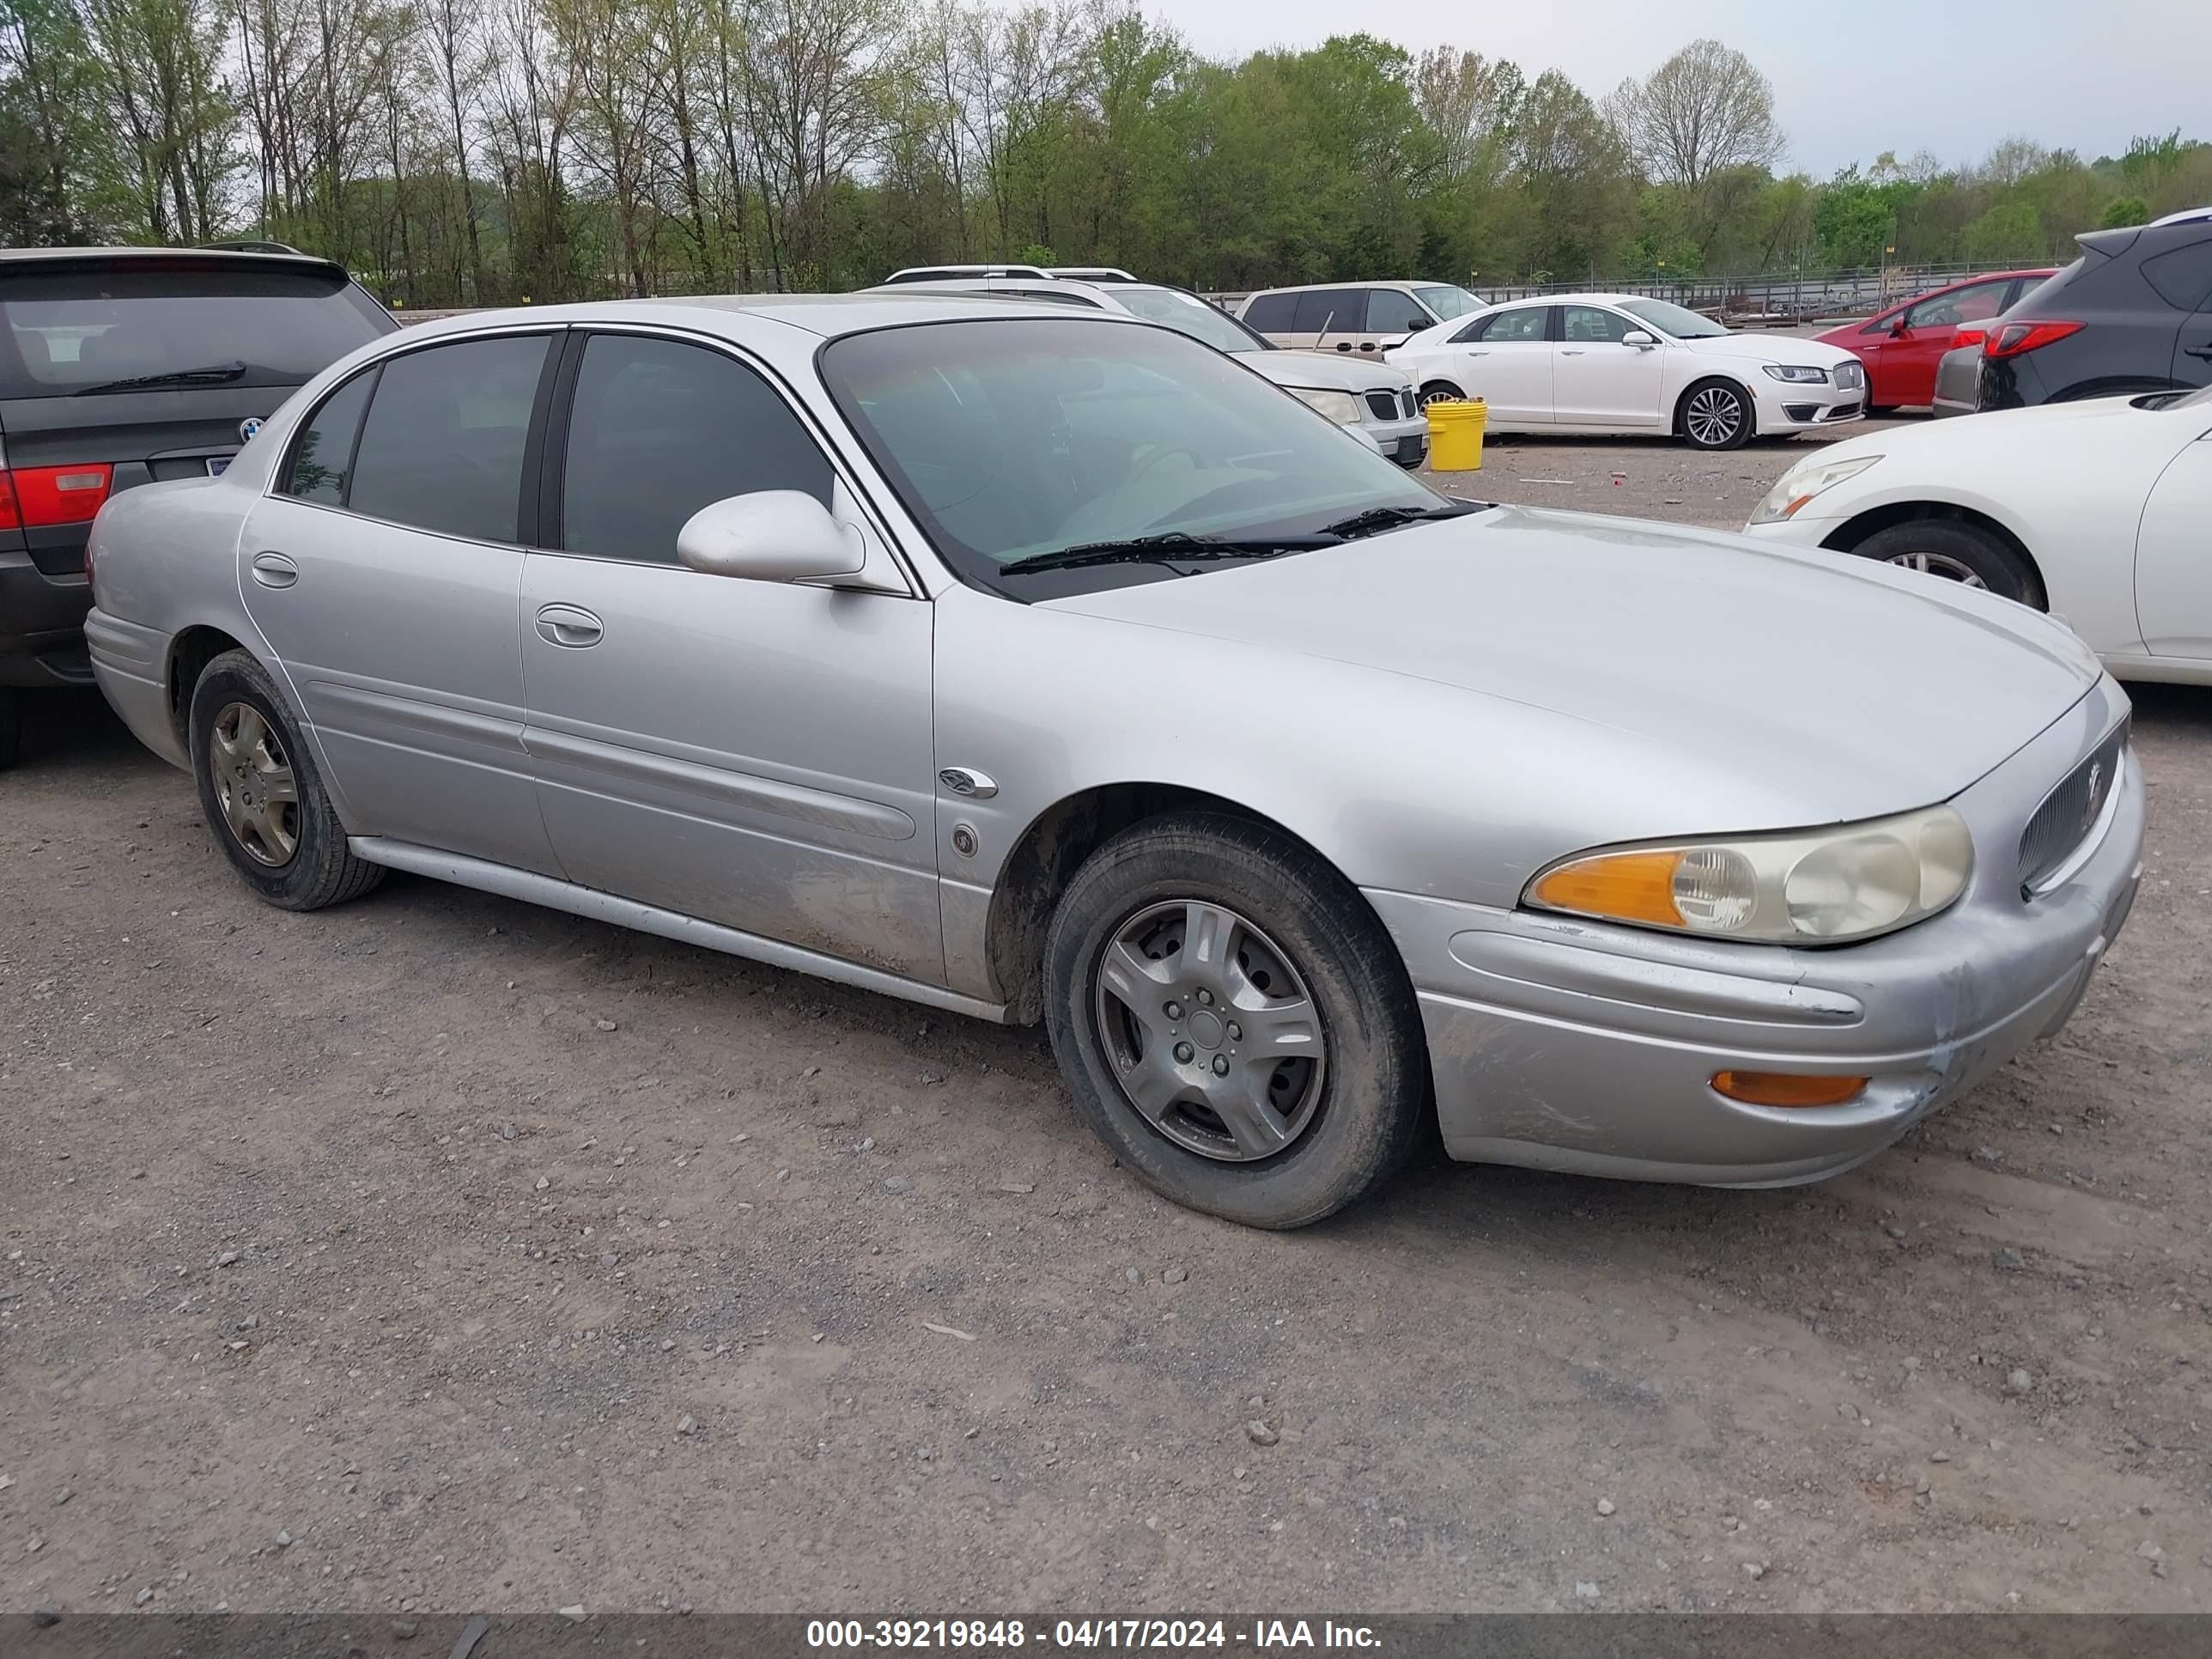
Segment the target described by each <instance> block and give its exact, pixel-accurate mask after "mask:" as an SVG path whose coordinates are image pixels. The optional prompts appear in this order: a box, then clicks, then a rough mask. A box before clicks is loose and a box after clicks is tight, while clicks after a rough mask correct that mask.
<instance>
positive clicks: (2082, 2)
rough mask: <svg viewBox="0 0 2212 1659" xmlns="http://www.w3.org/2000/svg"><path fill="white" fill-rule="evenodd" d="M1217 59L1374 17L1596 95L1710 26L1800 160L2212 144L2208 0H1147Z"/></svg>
mask: <svg viewBox="0 0 2212 1659" xmlns="http://www.w3.org/2000/svg"><path fill="white" fill-rule="evenodd" d="M1144 6H1145V10H1146V13H1147V14H1148V15H1151V16H1152V17H1154V18H1157V19H1160V20H1163V21H1166V22H1169V23H1171V24H1173V25H1174V26H1175V27H1176V28H1177V29H1178V30H1180V31H1181V32H1182V34H1183V36H1184V37H1185V38H1186V39H1187V40H1189V42H1190V43H1191V45H1192V46H1195V47H1196V48H1197V49H1198V50H1199V51H1200V52H1204V53H1206V55H1207V56H1208V57H1212V58H1224V57H1241V56H1243V54H1245V53H1247V52H1253V51H1255V50H1257V49H1259V48H1261V47H1262V46H1312V45H1315V44H1316V43H1318V42H1319V41H1321V40H1326V39H1327V38H1328V36H1329V35H1332V34H1342V33H1354V32H1356V31H1358V30H1361V29H1364V30H1366V31H1367V32H1368V33H1373V34H1378V35H1382V36H1383V37H1384V38H1386V39H1388V40H1393V41H1395V42H1396V43H1397V44H1398V45H1400V46H1405V47H1407V48H1408V49H1409V50H1412V51H1415V52H1419V51H1421V50H1423V49H1424V48H1426V47H1429V46H1440V45H1443V44H1446V43H1449V44H1450V45H1452V46H1458V47H1461V48H1462V49H1464V50H1468V51H1471V52H1480V53H1482V54H1483V55H1484V56H1485V57H1486V58H1511V59H1512V60H1513V61H1514V62H1515V63H1516V64H1520V65H1521V67H1522V70H1525V71H1526V72H1527V73H1528V77H1529V79H1531V80H1534V78H1535V77H1536V76H1537V75H1538V74H1540V73H1541V71H1543V70H1547V69H1557V70H1564V71H1565V73H1566V74H1567V75H1568V76H1570V77H1571V79H1572V80H1573V81H1574V82H1575V83H1576V84H1577V85H1578V86H1580V87H1581V88H1583V91H1585V92H1587V93H1589V94H1590V95H1591V96H1593V97H1595V96H1598V95H1599V94H1602V93H1604V92H1605V91H1607V89H1608V88H1611V87H1613V85H1614V84H1615V83H1616V82H1619V81H1620V78H1621V77H1622V76H1626V75H1644V74H1648V73H1650V70H1653V69H1655V68H1656V67H1657V66H1658V65H1659V64H1661V63H1662V62H1664V61H1665V60H1666V58H1668V57H1669V56H1670V55H1671V54H1672V53H1673V52H1674V51H1675V50H1676V49H1677V48H1679V47H1680V46H1685V45H1686V44H1687V43H1688V42H1690V41H1691V40H1695V39H1697V38H1698V37H1699V35H1708V34H1709V35H1711V36H1712V37H1713V38H1714V39H1716V40H1722V41H1724V42H1726V43H1727V44H1728V45H1729V46H1734V47H1735V48H1736V49H1737V50H1738V51H1740V52H1743V53H1745V54H1746V55H1747V56H1748V57H1749V58H1750V59H1751V60H1752V62H1753V63H1754V64H1758V65H1759V68H1760V69H1761V70H1764V71H1765V74H1766V76H1767V77H1768V78H1769V79H1770V80H1771V81H1772V82H1774V101H1775V109H1776V113H1777V114H1778V116H1779V117H1780V118H1781V121H1782V125H1783V128H1784V131H1787V132H1788V133H1789V135H1790V154H1789V156H1788V158H1787V160H1786V161H1785V163H1784V165H1785V166H1787V167H1799V168H1802V169H1803V170H1804V171H1806V172H1808V173H1812V174H1814V176H1815V177H1816V178H1825V177H1826V176H1827V175H1828V174H1829V173H1832V172H1834V171H1835V170H1836V169H1837V168H1838V167H1842V166H1844V165H1845V164H1846V163H1849V162H1851V161H1872V160H1873V159H1874V158H1875V156H1876V155H1879V154H1881V152H1882V151H1883V150H1885V149H1894V150H1895V151H1897V152H1898V154H1899V156H1900V157H1902V156H1905V155H1911V153H1912V152H1913V151H1914V150H1917V149H1931V150H1933V151H1935V152H1936V155H1939V156H1941V157H1942V159H1943V160H1944V161H1952V162H1957V161H1973V160H1977V159H1978V158H1979V157H1980V156H1982V155H1985V154H1986V153H1987V152H1988V151H1989V149H1990V146H1991V145H1993V144H1995V143H1996V142H1997V141H1998V140H1999V139H2001V138H2004V137H2010V136H2012V135H2014V134H2016V133H2017V134H2021V135H2024V136H2026V137H2030V138H2033V139H2034V140H2035V141H2036V142H2038V143H2043V144H2047V145H2050V146H2051V147H2052V148H2053V149H2075V150H2078V151H2080V152H2081V156H2082V159H2083V160H2085V161H2088V160H2093V159H2094V158H2095V157H2097V156H2099V155H2118V153H2119V152H2120V151H2121V150H2123V149H2125V148H2126V147H2127V143H2128V140H2129V139H2130V137H2133V136H2134V135H2135V134H2136V133H2141V132H2159V133H2163V132H2166V131H2169V130H2170V129H2172V128H2173V127H2177V126H2178V127H2179V128H2181V129H2182V132H2183V134H2184V136H2185V137H2198V138H2206V139H2212V0H1918V3H1912V0H1832V3H1825V4H1811V5H1808V4H1806V3H1804V0H1548V3H1543V4H1517V5H1496V4H1471V3H1468V0H1395V3H1391V4H1388V5H1371V4H1370V5H1347V4H1346V3H1344V0H1144Z"/></svg>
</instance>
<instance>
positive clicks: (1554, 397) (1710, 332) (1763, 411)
mask: <svg viewBox="0 0 2212 1659" xmlns="http://www.w3.org/2000/svg"><path fill="white" fill-rule="evenodd" d="M1389 360H1390V362H1391V364H1392V365H1393V366H1394V367H1395V368H1402V369H1404V370H1405V371H1406V372H1407V374H1410V375H1412V376H1413V381H1414V384H1415V385H1417V386H1419V387H1420V389H1421V398H1422V401H1423V402H1424V403H1437V402H1442V401H1443V400H1445V399H1449V398H1481V399H1482V400H1483V401H1484V402H1485V403H1486V404H1489V406H1490V425H1491V427H1492V429H1494V430H1495V429H1503V430H1505V431H1509V432H1672V433H1674V434H1675V435H1678V436H1680V437H1682V438H1685V439H1686V440H1688V441H1689V442H1690V443H1692V445H1694V446H1695V447H1698V448H1699V449H1734V448H1735V447H1737V446H1738V445H1740V444H1743V443H1746V442H1748V441H1750V440H1751V439H1752V438H1753V437H1758V436H1762V435H1767V434H1772V433H1790V432H1803V431H1808V430H1809V429H1811V428H1814V427H1821V426H1832V425H1834V424H1835V423H1836V422H1839V421H1856V420H1857V419H1859V418H1860V416H1863V414H1864V413H1865V412H1866V371H1865V369H1864V368H1863V367H1862V366H1861V364H1860V362H1859V361H1858V359H1857V358H1856V357H1854V356H1851V354H1850V352H1848V351H1843V350H1839V349H1838V348H1836V347H1834V346H1831V345H1823V344H1821V343H1820V342H1819V341H1817V340H1808V339H1801V338H1799V337H1796V336H1795V335H1789V334H1758V333H1734V332H1731V331H1729V330H1728V329H1725V328H1723V327H1722V326H1721V325H1719V324H1718V323H1716V322H1713V321H1711V319H1707V318H1705V317H1700V316H1699V314H1698V313H1696V312H1694V311H1690V310H1686V309H1685V308H1684V307H1681V306H1678V305H1673V304H1670V303H1668V301H1664V300H1645V299H1638V298H1637V297H1636V296H1635V295H1626V294H1560V295H1549V296H1547V297H1546V298H1544V299H1541V300H1521V301H1514V302H1513V303H1511V304H1508V305H1501V306H1493V307H1491V308H1490V309H1489V310H1487V311H1485V312H1482V313H1479V314H1477V315H1475V316H1473V317H1460V318H1455V319H1453V320H1451V321H1449V322H1446V323H1439V324H1437V325H1436V326H1435V327H1434V328H1431V329H1425V330H1423V331H1421V332H1420V333H1419V334H1416V335H1414V336H1413V337H1411V338H1410V339H1408V340H1407V342H1406V343H1404V344H1403V345H1401V346H1399V347H1397V348H1396V349H1394V350H1393V351H1392V352H1391V353H1390V358H1389Z"/></svg>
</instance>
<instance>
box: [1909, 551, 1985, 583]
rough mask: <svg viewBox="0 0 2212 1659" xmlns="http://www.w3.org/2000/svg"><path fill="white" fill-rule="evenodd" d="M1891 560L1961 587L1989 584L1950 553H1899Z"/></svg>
mask: <svg viewBox="0 0 2212 1659" xmlns="http://www.w3.org/2000/svg"><path fill="white" fill-rule="evenodd" d="M1889 562H1890V563H1891V564H1893V565H1899V566H1901V567H1903V568H1905V569H1907V570H1917V571H1919V572H1920V573H1921V574H1923V575H1925V576H1941V577H1942V579H1943V580H1945V581H1947V582H1957V583H1958V584H1959V585H1960V586H1961V587H1980V588H1986V587H1988V586H1989V584H1988V583H1987V582H1985V581H1984V580H1982V579H1981V578H1980V577H1979V576H1977V575H1976V574H1974V573H1973V570H1972V568H1970V567H1969V566H1967V565H1966V563H1964V562H1962V561H1960V560H1958V559H1954V558H1953V557H1952V556H1950V555H1949V554H1948V553H1897V554H1893V555H1892V556H1891V557H1890V559H1889Z"/></svg>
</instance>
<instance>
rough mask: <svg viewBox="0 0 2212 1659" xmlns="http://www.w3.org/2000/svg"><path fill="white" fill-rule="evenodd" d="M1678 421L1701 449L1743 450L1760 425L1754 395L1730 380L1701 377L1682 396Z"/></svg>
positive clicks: (1684, 434)
mask: <svg viewBox="0 0 2212 1659" xmlns="http://www.w3.org/2000/svg"><path fill="white" fill-rule="evenodd" d="M1677 423H1678V424H1679V425H1680V428H1681V431H1682V435H1683V436H1684V437H1685V438H1687V439H1688V440H1689V441H1690V443H1691V445H1692V447H1694V448H1698V449H1741V448H1742V447H1744V445H1745V444H1747V443H1748V442H1750V441H1751V436H1752V434H1753V431H1755V430H1756V429H1757V428H1758V425H1759V421H1758V417H1757V415H1756V413H1755V412H1754V411H1753V409H1752V405H1751V398H1750V396H1749V394H1747V392H1745V391H1744V389H1743V388H1742V387H1741V386H1736V385H1735V384H1733V383H1732V382H1730V381H1728V380H1700V381H1699V383H1698V384H1697V385H1695V386H1692V387H1691V388H1690V390H1689V392H1688V393H1687V394H1686V396H1685V397H1684V398H1683V399H1682V410H1681V414H1680V416H1679V417H1678V420H1677Z"/></svg>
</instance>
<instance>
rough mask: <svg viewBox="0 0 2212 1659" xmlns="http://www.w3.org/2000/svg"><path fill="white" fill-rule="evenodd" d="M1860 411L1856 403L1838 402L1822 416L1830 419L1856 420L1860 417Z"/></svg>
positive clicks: (1824, 418)
mask: <svg viewBox="0 0 2212 1659" xmlns="http://www.w3.org/2000/svg"><path fill="white" fill-rule="evenodd" d="M1858 412H1859V406H1858V405H1857V404H1837V405H1836V406H1835V407H1834V408H1833V409H1832V410H1829V411H1828V412H1827V413H1826V415H1825V416H1821V418H1822V419H1823V420H1829V421H1850V420H1856V419H1857V418H1858Z"/></svg>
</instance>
